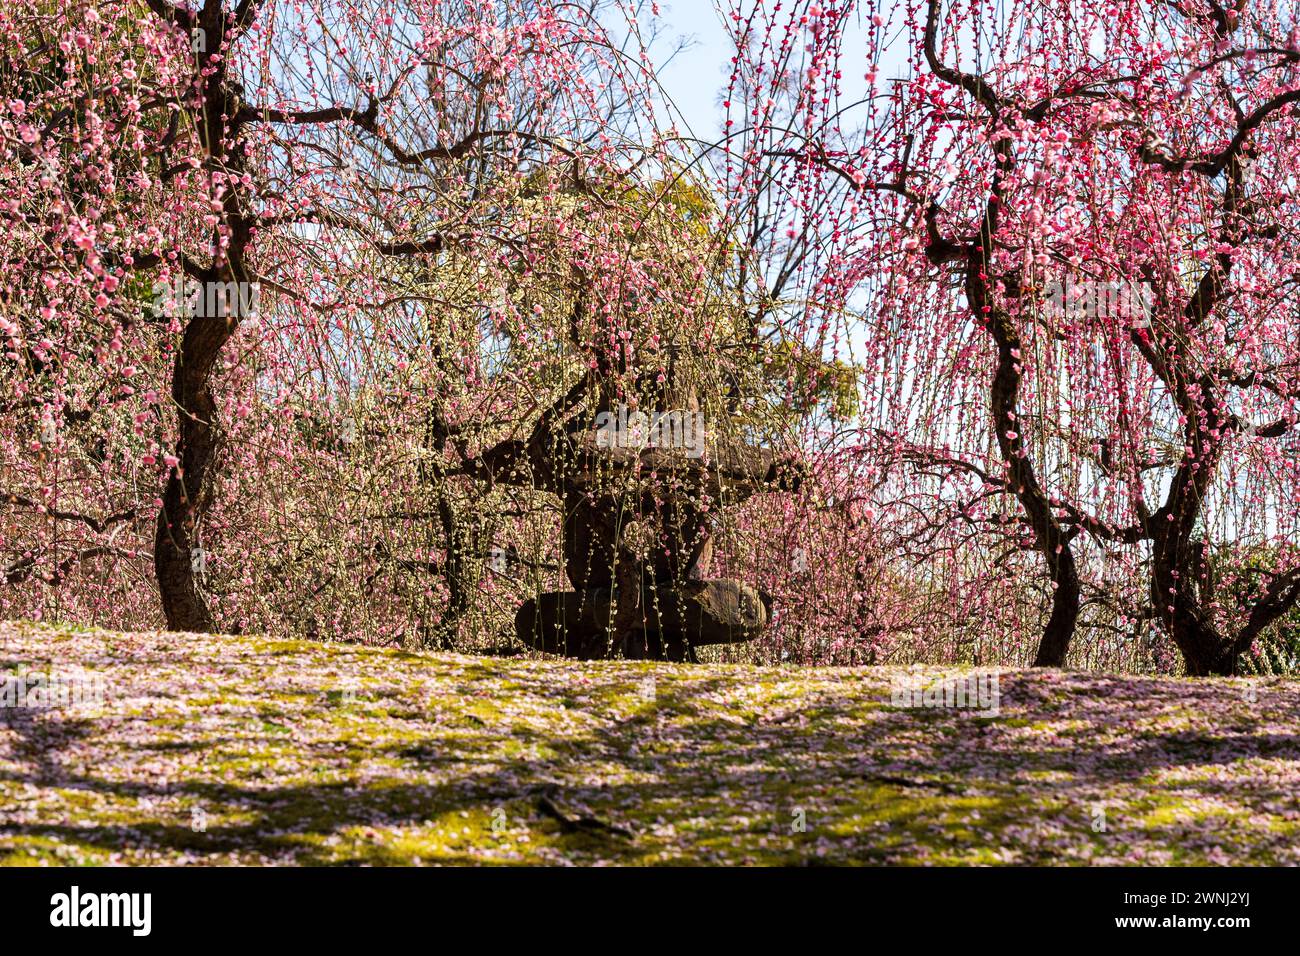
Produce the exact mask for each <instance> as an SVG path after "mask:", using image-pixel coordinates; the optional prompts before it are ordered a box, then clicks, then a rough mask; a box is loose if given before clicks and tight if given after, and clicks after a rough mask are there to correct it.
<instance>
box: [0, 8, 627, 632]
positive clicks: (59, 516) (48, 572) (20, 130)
mask: <svg viewBox="0 0 1300 956" xmlns="http://www.w3.org/2000/svg"><path fill="white" fill-rule="evenodd" d="M4 26H5V29H6V34H7V40H8V43H9V45H8V46H7V48H6V55H7V56H8V57H9V60H10V62H9V64H8V66H9V69H7V70H6V72H5V74H4V76H5V83H6V90H5V96H4V108H5V110H6V118H5V120H4V133H5V137H6V139H5V154H4V161H5V168H4V174H5V177H6V179H7V180H8V186H9V191H10V195H12V196H18V197H23V198H22V199H21V200H14V201H11V202H10V203H8V205H7V208H6V210H5V214H6V216H7V219H8V221H9V225H10V228H9V229H8V230H7V233H6V237H5V240H6V243H7V246H8V249H9V253H8V256H7V260H6V265H7V267H8V269H9V271H10V272H11V273H12V275H13V278H14V280H15V281H14V283H13V285H12V286H11V288H12V289H13V291H12V292H11V293H10V298H9V300H8V305H9V308H8V309H7V310H6V317H5V322H6V326H5V330H4V331H5V332H6V334H7V336H8V340H9V346H10V351H9V353H8V354H7V355H6V359H7V362H6V365H5V368H4V375H5V377H4V380H3V381H4V387H5V389H6V395H8V396H10V398H8V399H7V400H6V402H5V403H4V404H3V405H0V412H2V413H4V414H6V415H7V416H10V418H9V422H10V424H11V425H12V426H13V427H14V428H15V429H18V432H17V433H15V432H12V431H11V432H10V436H11V437H10V440H9V443H8V444H7V451H8V452H10V453H11V455H12V457H14V458H15V459H22V458H26V457H27V456H28V455H29V453H30V452H31V451H32V450H35V449H39V450H40V458H39V461H38V462H36V463H35V465H36V467H31V466H30V465H31V463H29V462H27V461H23V462H22V464H23V465H24V466H28V467H24V468H22V471H23V472H24V474H23V479H24V480H25V485H24V486H23V487H19V488H4V489H2V490H4V491H5V492H6V501H5V504H6V506H7V510H8V511H9V512H11V513H21V514H23V515H30V517H20V519H19V520H20V521H23V522H24V526H23V528H22V529H21V530H18V529H15V533H14V534H13V536H12V537H11V538H8V540H7V541H6V542H5V543H6V545H10V546H12V548H13V549H14V550H15V552H16V554H15V556H14V559H13V560H12V561H11V562H10V563H9V564H8V565H7V567H6V569H5V581H6V583H12V584H20V583H22V582H32V581H39V582H40V583H41V584H42V585H44V586H47V587H52V586H55V585H58V584H61V583H62V582H63V581H64V580H65V579H66V577H67V576H68V574H69V573H70V572H71V570H72V569H73V567H74V566H75V565H76V564H77V563H79V562H81V561H95V560H100V561H101V566H102V559H103V558H104V557H105V556H112V557H120V558H124V559H128V560H130V559H135V558H137V557H138V556H139V555H141V554H148V553H150V552H151V553H152V558H153V564H154V572H155V579H156V584H157V589H158V595H159V597H160V600H161V607H162V611H163V615H164V618H165V620H166V623H167V624H168V626H170V627H172V628H176V629H188V630H211V629H212V628H213V627H214V626H215V623H216V622H215V619H214V616H213V611H212V609H211V607H210V606H209V600H208V598H209V597H210V596H211V595H210V594H207V593H206V590H205V589H206V584H207V582H208V581H209V578H208V577H207V575H208V574H209V570H210V569H208V567H207V564H208V559H209V552H210V551H211V550H212V549H211V548H210V547H205V546H204V544H203V543H202V538H203V536H204V534H205V533H206V534H208V535H209V536H213V535H216V536H220V535H221V534H222V533H223V524H224V529H225V533H226V540H227V543H228V545H229V549H228V551H227V557H225V558H224V560H226V561H227V562H228V565H227V570H233V568H232V567H231V565H233V563H234V558H235V555H236V554H238V553H239V549H240V545H239V544H238V543H237V541H236V540H235V537H236V536H233V535H230V534H229V533H228V532H229V530H230V527H231V525H230V522H229V521H226V522H224V523H223V522H221V521H220V520H219V519H216V518H215V514H216V513H215V512H214V511H213V507H214V498H213V490H214V481H215V478H216V477H217V472H218V466H219V461H218V459H219V458H220V457H221V456H223V455H224V456H225V460H226V461H227V463H235V462H238V464H239V465H240V466H241V467H246V468H247V467H251V468H253V469H264V468H265V467H266V465H267V463H268V460H279V461H293V460H294V459H295V458H296V450H295V447H294V446H293V444H292V443H291V444H290V446H289V447H280V448H274V449H272V448H269V447H268V446H267V445H266V444H262V443H259V445H258V447H257V448H253V447H251V446H248V445H245V446H242V447H241V446H238V445H236V444H233V443H232V441H231V439H232V437H234V436H235V430H234V429H232V428H231V427H230V423H229V422H225V423H223V421H222V410H221V407H220V404H221V393H222V392H223V391H224V392H225V394H227V395H228V396H230V397H232V398H235V408H234V411H235V412H236V416H237V418H239V419H243V418H247V417H250V414H251V412H252V411H253V409H254V408H258V407H261V406H263V405H265V404H266V401H267V399H268V396H269V397H270V400H271V403H272V404H273V405H274V404H275V403H277V402H279V403H280V404H281V406H283V404H284V401H285V399H286V398H287V397H288V396H290V395H291V394H292V393H293V392H294V391H295V389H297V388H298V387H299V382H300V376H306V377H307V378H308V379H310V378H312V377H313V376H314V377H316V378H317V380H318V381H319V380H320V379H321V378H323V377H328V376H327V374H325V371H326V370H323V369H322V367H321V366H317V367H315V368H313V367H311V366H310V361H311V359H312V357H313V354H314V355H315V356H316V357H320V354H321V348H319V347H320V346H324V348H325V349H326V350H328V347H329V346H330V345H332V344H342V345H347V346H354V347H355V348H354V350H353V351H352V354H351V355H350V356H349V359H348V362H347V363H346V366H347V368H346V369H345V370H343V374H344V376H346V375H348V374H351V373H352V372H354V371H355V370H356V369H357V368H359V367H362V366H364V365H365V362H366V360H367V358H370V357H373V353H371V354H369V355H368V354H366V353H365V352H364V348H365V346H364V342H363V340H364V339H365V337H366V336H371V335H373V334H375V333H376V331H380V332H382V331H383V330H384V324H385V323H384V321H383V319H382V313H383V310H384V309H386V308H387V309H389V310H390V311H391V310H392V309H393V308H394V302H395V299H394V294H395V295H396V299H397V300H398V301H400V300H401V296H402V294H403V292H407V291H409V289H405V290H403V289H400V288H399V289H398V290H397V292H396V293H394V288H395V286H394V282H393V281H391V280H393V277H394V276H395V275H397V276H399V279H400V277H401V276H403V275H409V274H410V271H411V269H419V268H421V266H420V264H421V263H424V264H426V265H427V264H429V263H433V262H435V261H436V260H437V259H438V257H439V256H444V255H447V254H449V253H450V252H451V251H452V250H455V251H456V252H457V254H459V255H461V256H463V257H467V258H473V257H476V256H478V257H482V258H483V260H484V261H485V262H488V263H495V262H496V260H498V259H499V258H501V257H508V256H514V257H516V258H519V257H520V256H521V253H522V251H523V247H522V243H523V242H524V241H526V232H525V233H524V234H522V235H521V233H520V231H519V230H518V228H517V223H514V224H512V223H511V222H510V217H509V215H508V214H507V213H505V212H503V210H506V209H508V208H509V204H510V203H512V202H514V201H516V200H517V199H518V196H519V192H520V188H521V187H520V183H521V181H522V179H523V178H524V177H526V176H528V175H532V174H535V172H536V171H537V170H538V169H541V168H545V167H547V166H548V165H550V164H552V163H559V162H563V163H567V164H568V167H569V169H570V170H572V171H573V172H574V174H575V176H577V178H578V180H579V181H581V175H580V174H579V173H578V170H580V169H582V168H583V167H584V166H596V167H598V166H599V165H600V164H601V163H602V162H604V161H605V160H604V159H603V157H605V156H607V155H608V154H611V153H613V152H614V151H615V150H616V146H615V141H616V140H617V139H618V138H619V132H618V126H617V117H618V116H620V115H627V114H628V113H629V112H633V113H634V112H635V111H629V103H630V101H631V99H632V97H633V96H635V95H636V94H637V93H638V92H639V90H638V87H637V86H636V79H635V77H636V74H637V70H636V69H631V70H627V69H625V68H624V65H623V61H622V59H621V57H620V52H619V51H618V49H617V47H616V45H615V44H614V43H613V42H612V41H611V40H610V39H609V37H608V36H607V35H606V33H605V30H604V27H603V26H602V21H601V18H600V15H599V5H597V4H590V5H587V6H586V7H583V6H581V5H571V4H561V5H548V4H546V3H531V2H524V3H509V4H494V5H468V6H467V5H462V4H450V3H448V4H440V3H430V4H423V3H385V2H373V3H366V2H362V3H354V4H308V5H294V6H293V7H292V8H289V7H284V6H282V5H274V4H270V3H264V2H261V0H241V2H239V3H237V4H236V3H231V4H223V3H221V2H219V0H206V2H204V3H203V4H202V5H201V7H200V8H198V9H193V8H191V7H189V6H186V5H183V4H173V3H170V2H168V0H149V2H148V3H147V4H145V5H140V6H138V7H137V6H135V5H131V4H102V5H101V4H97V3H93V2H92V3H87V4H49V5H43V6H42V5H38V6H37V7H36V8H35V9H32V10H24V11H21V12H16V11H7V12H6V13H5V14H4ZM629 77H632V79H630V80H629ZM376 259H380V260H389V261H403V262H407V263H411V264H412V265H409V266H404V267H402V269H404V270H405V272H402V273H400V274H399V272H397V271H395V268H388V267H378V266H376V265H375V261H376ZM184 282H189V283H191V284H192V285H197V291H198V306H197V308H195V307H194V306H193V305H186V304H184V303H181V304H180V306H179V307H178V304H177V303H175V302H160V301H157V300H158V299H159V298H160V297H159V296H158V295H157V294H156V293H155V292H153V291H150V290H154V289H157V288H159V287H161V288H166V289H171V288H180V289H186V287H185V286H184V285H182V284H181V283H184ZM483 284H484V283H483V282H482V281H480V283H479V285H480V291H481V287H482V286H483ZM214 289H215V290H217V294H216V295H215V296H214V295H213V290H214ZM187 291H188V290H187ZM261 293H267V295H266V297H265V298H264V297H263V296H262V295H261ZM162 298H164V299H166V298H168V297H162ZM170 298H176V297H170ZM180 298H182V299H184V298H185V296H184V294H183V295H182V296H181V297H180ZM268 300H269V301H268ZM214 302H215V303H216V305H215V306H214V305H213V303H214ZM254 305H260V306H261V307H262V308H261V310H260V311H261V315H257V316H255V315H252V314H251V313H252V311H253V306H254ZM159 306H161V307H159ZM258 319H263V320H264V321H260V322H259V321H258ZM349 323H351V324H349ZM353 332H356V333H357V336H356V337H355V338H353V337H352V336H351V334H352V333H353ZM286 343H288V344H289V345H290V346H291V347H292V346H297V347H298V351H297V352H294V351H292V348H288V349H286V348H284V347H283V346H284V345H285V344H286ZM311 345H316V346H318V348H317V349H316V351H315V353H313V352H311V351H307V350H304V349H303V348H302V347H303V346H311ZM286 358H287V361H286ZM277 363H280V364H277ZM336 370H337V369H335V370H329V371H336ZM302 391H303V392H304V393H310V391H311V390H310V389H303V390H302ZM96 403H98V404H99V408H95V405H96ZM104 406H110V407H112V406H118V407H120V408H121V413H120V414H118V415H116V416H109V415H105V414H103V409H104ZM281 410H283V408H282V409H281ZM426 412H427V414H428V415H429V416H432V418H431V419H430V421H431V422H432V427H433V428H434V430H435V431H437V430H438V429H439V428H445V423H441V424H440V423H439V422H438V420H437V419H438V413H437V412H436V410H435V409H433V408H431V407H426ZM128 416H129V417H130V421H131V425H130V428H129V432H128V435H127V436H126V438H125V439H124V438H123V436H122V434H121V429H122V425H123V420H124V419H126V418H127V417H128ZM169 416H171V417H172V418H173V421H172V423H170V424H169V423H168V422H167V421H166V419H167V418H168V417H169ZM92 419H93V420H92ZM64 420H66V421H69V422H76V423H79V424H81V425H82V426H84V427H82V429H81V431H82V432H85V434H84V435H80V434H79V435H78V436H77V438H78V442H77V444H76V446H75V447H74V446H73V445H72V444H71V443H70V442H69V441H67V440H64V439H61V438H60V432H59V428H58V425H59V423H60V421H64ZM247 431H248V430H247V429H245V431H244V437H247ZM29 432H30V433H32V434H33V435H34V434H35V433H37V432H39V433H40V435H41V436H43V438H41V437H31V436H29V435H27V434H26V433H29ZM262 437H266V436H262ZM86 443H89V445H90V446H91V449H92V452H91V453H89V460H88V458H87V453H86V451H85V449H84V448H83V447H82V446H83V445H84V444H86ZM29 446H30V447H29ZM268 456H270V458H269V459H268ZM160 479H161V481H162V486H161V488H160V489H158V493H157V494H155V493H154V492H155V484H156V482H157V481H158V480H160ZM94 482H98V483H100V484H102V485H103V487H102V488H96V487H94V485H93V483H94ZM250 486H251V485H250V484H245V485H244V487H245V488H248V487H250ZM249 504H250V505H251V507H249V508H248V509H247V510H246V511H244V513H243V518H244V519H248V518H251V519H252V520H253V521H257V520H258V519H259V518H260V517H262V516H260V515H258V508H257V505H256V502H250V503H249ZM153 509H156V511H154V513H155V514H156V516H157V520H156V532H155V534H154V535H153V540H152V546H151V547H150V546H149V545H148V543H146V542H143V541H140V540H139V538H140V537H141V533H142V530H143V529H142V528H141V526H140V522H141V521H143V520H145V518H146V516H147V515H148V514H149V513H150V512H151V511H153ZM236 510H237V511H238V510H239V509H236ZM52 522H55V523H62V525H72V526H75V527H76V529H77V531H76V534H75V536H74V535H70V534H69V533H68V532H67V531H66V530H64V528H63V527H62V525H61V526H60V527H58V528H56V529H54V530H51V528H50V525H51V523H52ZM128 525H129V526H130V528H131V532H132V535H133V540H132V542H131V543H132V545H133V546H132V547H122V546H121V539H120V538H119V533H120V532H121V531H122V530H123V529H124V527H126V526H128ZM42 529H43V531H42ZM42 537H44V538H45V540H46V541H47V543H46V544H42V545H40V546H37V547H32V546H31V544H32V542H33V541H39V540H41V539H42ZM87 537H88V538H89V539H90V540H85V539H86V538H87ZM74 538H75V540H74ZM106 576H109V575H106ZM243 577H244V579H245V581H247V580H248V575H247V574H244V575H243Z"/></svg>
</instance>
